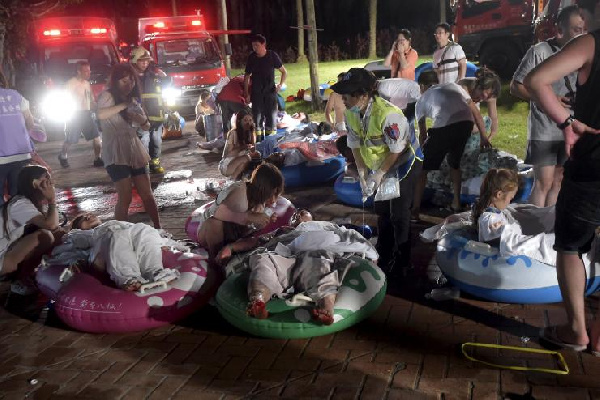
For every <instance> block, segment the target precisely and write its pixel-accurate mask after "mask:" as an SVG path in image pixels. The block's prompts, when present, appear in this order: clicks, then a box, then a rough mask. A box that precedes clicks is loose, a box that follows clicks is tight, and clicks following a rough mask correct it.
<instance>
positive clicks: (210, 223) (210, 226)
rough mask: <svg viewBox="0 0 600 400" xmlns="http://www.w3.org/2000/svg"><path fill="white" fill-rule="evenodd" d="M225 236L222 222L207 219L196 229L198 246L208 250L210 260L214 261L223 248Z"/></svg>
mask: <svg viewBox="0 0 600 400" xmlns="http://www.w3.org/2000/svg"><path fill="white" fill-rule="evenodd" d="M224 240H225V236H224V233H223V222H222V221H219V220H218V219H215V218H209V219H207V220H206V221H204V223H203V224H202V225H200V228H199V229H198V244H199V245H200V246H202V247H204V248H205V249H206V250H208V254H209V256H210V258H212V259H214V258H215V257H216V256H217V254H219V251H220V250H221V248H222V247H223V241H224Z"/></svg>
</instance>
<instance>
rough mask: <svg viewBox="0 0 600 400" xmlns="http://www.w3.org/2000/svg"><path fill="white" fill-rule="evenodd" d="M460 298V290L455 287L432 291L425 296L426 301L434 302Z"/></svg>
mask: <svg viewBox="0 0 600 400" xmlns="http://www.w3.org/2000/svg"><path fill="white" fill-rule="evenodd" d="M459 297H460V290H459V289H458V288H456V287H448V288H440V289H433V290H432V291H431V293H427V294H426V295H425V298H426V299H431V300H434V301H445V300H455V299H458V298H459Z"/></svg>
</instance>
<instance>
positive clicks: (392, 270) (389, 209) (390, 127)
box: [331, 68, 423, 277]
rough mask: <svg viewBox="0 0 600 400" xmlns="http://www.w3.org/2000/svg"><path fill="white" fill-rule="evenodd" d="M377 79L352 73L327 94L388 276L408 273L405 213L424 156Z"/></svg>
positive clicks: (354, 70)
mask: <svg viewBox="0 0 600 400" xmlns="http://www.w3.org/2000/svg"><path fill="white" fill-rule="evenodd" d="M376 87H377V78H376V77H375V75H373V73H371V72H369V71H367V70H365V69H364V68H352V69H350V70H349V71H348V72H346V74H345V75H344V76H343V77H342V79H341V80H340V81H339V82H338V83H336V84H335V85H333V86H332V87H331V89H333V91H334V92H336V93H339V94H341V95H342V101H343V102H344V105H345V106H346V111H345V113H344V116H345V120H346V127H347V129H348V147H350V148H351V149H352V153H353V155H354V159H355V161H356V166H357V168H358V174H359V179H360V187H361V190H362V193H363V199H364V200H366V198H367V197H368V196H370V195H372V194H373V193H375V203H374V204H375V212H376V213H377V215H378V217H379V218H378V222H377V224H378V239H377V251H378V252H379V257H380V258H379V262H378V264H379V266H380V267H381V268H382V269H383V270H384V271H385V272H386V273H387V274H388V275H391V276H395V277H398V276H401V275H400V274H402V273H404V272H406V271H407V269H408V268H409V267H410V248H411V245H410V210H411V205H412V199H413V190H414V187H415V184H416V180H417V177H418V176H419V174H420V172H421V166H422V160H423V154H422V153H421V148H420V146H419V141H418V140H417V138H416V137H415V135H414V133H411V130H410V129H409V124H408V121H407V120H406V118H405V117H404V115H403V113H402V110H400V109H399V108H398V107H396V106H394V105H393V104H391V103H390V102H388V101H386V100H384V99H383V98H381V97H380V96H379V94H378V93H377V89H376Z"/></svg>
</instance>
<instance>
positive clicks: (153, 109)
mask: <svg viewBox="0 0 600 400" xmlns="http://www.w3.org/2000/svg"><path fill="white" fill-rule="evenodd" d="M151 63H152V55H151V54H150V52H149V51H148V50H147V49H145V48H144V47H142V46H139V47H136V48H135V49H133V50H132V51H131V64H133V68H134V69H135V70H136V72H137V73H138V78H139V80H140V86H141V92H142V105H143V106H144V109H145V111H146V114H147V115H148V119H149V120H150V129H149V130H147V131H144V130H143V129H141V128H140V130H138V136H139V137H140V139H141V141H142V143H143V144H144V146H146V149H147V150H148V153H149V154H150V157H151V160H150V172H151V173H154V174H162V173H164V172H165V169H164V168H163V167H162V166H161V165H160V155H161V148H162V130H163V123H164V120H165V110H164V108H163V99H162V85H163V82H164V81H165V80H166V78H167V74H165V73H164V72H163V71H162V70H161V69H160V68H158V67H157V66H156V65H154V64H151Z"/></svg>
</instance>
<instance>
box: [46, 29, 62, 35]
mask: <svg viewBox="0 0 600 400" xmlns="http://www.w3.org/2000/svg"><path fill="white" fill-rule="evenodd" d="M44 36H60V30H59V29H49V30H47V31H44Z"/></svg>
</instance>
